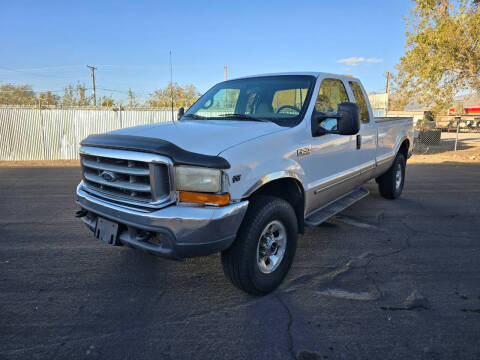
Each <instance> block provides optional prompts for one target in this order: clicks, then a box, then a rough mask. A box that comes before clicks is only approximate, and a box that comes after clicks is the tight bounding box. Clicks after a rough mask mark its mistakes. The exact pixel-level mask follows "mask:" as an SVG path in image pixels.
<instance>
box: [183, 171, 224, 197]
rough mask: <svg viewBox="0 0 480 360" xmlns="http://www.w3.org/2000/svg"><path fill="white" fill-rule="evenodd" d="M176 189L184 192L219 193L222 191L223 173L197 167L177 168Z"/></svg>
mask: <svg viewBox="0 0 480 360" xmlns="http://www.w3.org/2000/svg"><path fill="white" fill-rule="evenodd" d="M175 188H176V190H182V191H198V192H208V193H218V192H220V191H221V190H222V172H221V171H220V170H217V169H208V168H202V167H195V166H176V167H175Z"/></svg>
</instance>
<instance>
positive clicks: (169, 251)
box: [76, 184, 248, 259]
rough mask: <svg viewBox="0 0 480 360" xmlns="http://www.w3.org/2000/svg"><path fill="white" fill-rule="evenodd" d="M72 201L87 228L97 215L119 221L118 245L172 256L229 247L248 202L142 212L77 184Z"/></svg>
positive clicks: (91, 226)
mask: <svg viewBox="0 0 480 360" xmlns="http://www.w3.org/2000/svg"><path fill="white" fill-rule="evenodd" d="M76 202H77V204H78V205H80V206H81V207H82V209H84V210H86V211H87V212H88V214H87V215H86V216H84V217H83V218H82V220H83V221H84V223H85V224H86V225H87V226H88V227H89V228H90V230H92V231H93V230H95V225H96V221H97V217H98V216H101V217H103V218H106V219H109V220H112V221H115V222H117V223H118V224H120V228H119V233H118V240H119V242H120V243H121V244H122V245H127V246H130V247H133V248H137V249H141V250H144V251H147V252H149V253H152V254H154V255H158V256H163V257H169V258H174V259H182V258H187V257H196V256H205V255H210V254H213V253H216V252H219V251H222V250H225V249H227V248H228V247H230V245H231V244H232V242H233V241H234V240H235V237H236V234H237V230H238V228H239V226H240V224H241V222H242V220H243V217H244V215H245V212H246V211H247V207H248V201H242V202H238V203H234V204H231V205H228V206H224V207H218V208H213V207H187V206H181V205H170V206H167V207H165V208H162V209H159V210H154V211H151V210H148V211H147V210H145V211H144V210H140V209H136V208H132V207H126V206H123V205H119V204H115V203H112V202H109V201H106V200H103V199H100V198H98V197H94V196H92V195H90V194H89V193H87V192H85V191H84V190H83V189H82V184H80V185H78V187H77V195H76ZM152 239H153V241H152Z"/></svg>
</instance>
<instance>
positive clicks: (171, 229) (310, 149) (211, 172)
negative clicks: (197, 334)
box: [76, 73, 413, 295]
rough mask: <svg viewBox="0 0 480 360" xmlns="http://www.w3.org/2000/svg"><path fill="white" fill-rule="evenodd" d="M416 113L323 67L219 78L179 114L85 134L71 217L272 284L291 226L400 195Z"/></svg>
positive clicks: (290, 251) (293, 233)
mask: <svg viewBox="0 0 480 360" xmlns="http://www.w3.org/2000/svg"><path fill="white" fill-rule="evenodd" d="M412 137H413V125H412V119H411V118H374V117H373V116H372V109H371V107H370V104H369V101H368V97H367V94H366V92H365V90H364V88H363V87H362V84H361V83H360V81H359V80H358V79H355V78H352V77H346V76H341V75H333V74H326V73H286V74H273V75H258V76H250V77H244V78H239V79H235V80H229V81H224V82H221V83H219V84H217V85H215V86H214V87H212V88H211V89H210V90H208V91H207V92H206V93H205V94H204V95H203V96H202V97H201V98H200V99H199V100H198V101H197V102H196V103H195V104H194V105H193V106H192V107H191V108H190V109H188V110H187V111H186V112H183V109H180V111H179V114H178V121H175V122H170V123H160V124H152V125H145V126H137V127H133V128H126V129H121V130H116V131H112V132H110V133H107V134H100V135H91V136H89V137H87V138H86V139H84V140H83V141H82V142H81V148H80V156H81V164H82V181H81V182H80V184H79V185H78V188H77V194H76V201H77V203H78V205H80V207H81V210H79V211H78V212H77V214H76V215H77V216H78V217H81V218H82V220H83V221H84V222H85V224H86V225H87V226H88V227H89V228H90V229H91V230H92V231H93V232H94V234H95V237H96V238H98V239H101V240H103V241H104V242H105V243H108V244H111V245H127V246H130V247H133V248H137V249H141V250H144V251H147V252H149V253H151V254H154V255H159V256H163V257H168V258H173V259H183V258H187V257H195V256H204V255H209V254H213V253H216V252H221V260H222V265H223V270H224V272H225V275H226V277H227V278H228V279H229V280H230V281H231V282H232V283H233V285H235V286H236V287H238V288H240V289H242V290H244V291H246V292H247V293H250V294H255V295H262V294H266V293H269V292H271V291H272V290H274V289H275V288H276V287H277V286H278V285H279V284H280V283H281V282H282V280H283V279H284V278H285V276H286V275H287V273H288V271H289V269H290V266H291V264H292V261H293V259H294V255H295V250H296V246H297V234H298V233H303V232H304V228H305V227H306V226H317V225H319V224H320V223H322V222H324V221H325V220H327V219H328V218H330V217H331V216H333V215H335V214H336V213H338V212H339V211H342V210H343V209H345V208H346V207H348V206H349V205H351V204H352V203H354V202H356V201H358V200H360V199H361V198H363V197H364V196H366V195H367V194H368V192H367V191H366V190H365V189H364V188H362V187H361V185H362V184H363V183H365V182H366V181H369V180H370V179H376V181H377V183H378V186H379V190H380V194H381V195H382V196H383V197H385V198H387V199H395V198H397V197H399V196H400V194H401V193H402V189H403V186H404V181H405V166H406V160H407V158H408V157H409V156H410V154H411V151H412V145H413V139H412Z"/></svg>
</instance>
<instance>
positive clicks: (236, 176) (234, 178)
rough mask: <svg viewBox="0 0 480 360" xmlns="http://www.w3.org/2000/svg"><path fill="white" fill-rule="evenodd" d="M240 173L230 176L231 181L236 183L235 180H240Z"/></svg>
mask: <svg viewBox="0 0 480 360" xmlns="http://www.w3.org/2000/svg"><path fill="white" fill-rule="evenodd" d="M241 177H242V175H234V176H232V183H236V182H237V181H240V178H241Z"/></svg>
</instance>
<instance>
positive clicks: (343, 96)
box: [315, 79, 348, 115]
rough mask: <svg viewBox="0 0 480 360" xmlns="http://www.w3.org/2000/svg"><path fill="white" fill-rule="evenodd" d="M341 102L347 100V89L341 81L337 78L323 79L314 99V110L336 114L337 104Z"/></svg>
mask: <svg viewBox="0 0 480 360" xmlns="http://www.w3.org/2000/svg"><path fill="white" fill-rule="evenodd" d="M343 102H348V96H347V91H346V90H345V86H343V83H342V82H341V81H340V80H338V79H325V80H323V81H322V84H321V85H320V89H319V90H318V96H317V100H316V101H315V111H318V112H321V113H324V114H327V115H336V114H337V111H338V104H340V103H343Z"/></svg>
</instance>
